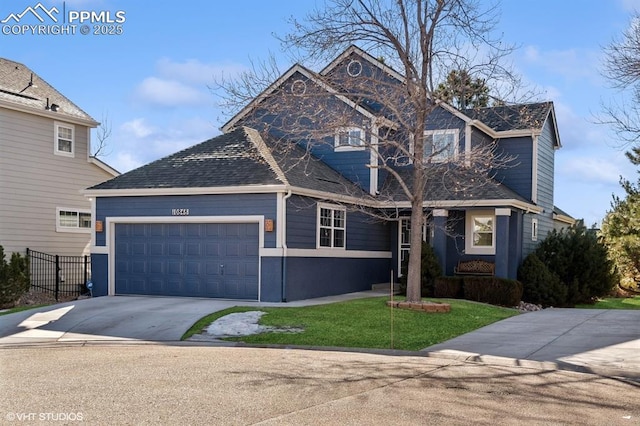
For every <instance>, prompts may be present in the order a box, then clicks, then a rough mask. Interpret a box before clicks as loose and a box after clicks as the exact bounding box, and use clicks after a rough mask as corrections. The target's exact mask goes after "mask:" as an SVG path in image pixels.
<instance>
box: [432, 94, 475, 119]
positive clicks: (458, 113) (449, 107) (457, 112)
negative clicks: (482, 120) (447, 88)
mask: <svg viewBox="0 0 640 426" xmlns="http://www.w3.org/2000/svg"><path fill="white" fill-rule="evenodd" d="M436 105H437V106H439V107H442V109H444V110H445V111H448V112H450V113H451V114H452V115H455V116H456V117H458V118H459V119H460V120H462V121H464V122H465V123H473V122H474V121H476V120H472V119H471V117H469V116H468V115H466V114H464V113H463V112H462V111H460V110H459V109H457V108H455V107H453V106H452V105H449V104H448V103H447V102H445V101H442V100H440V99H438V100H436Z"/></svg>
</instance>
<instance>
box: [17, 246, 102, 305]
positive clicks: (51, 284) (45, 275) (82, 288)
mask: <svg viewBox="0 0 640 426" xmlns="http://www.w3.org/2000/svg"><path fill="white" fill-rule="evenodd" d="M27 257H28V258H29V268H30V275H31V288H35V289H39V290H40V291H45V292H50V293H53V294H54V295H55V298H56V300H58V298H59V297H60V296H76V297H77V296H80V295H82V294H85V293H87V292H88V290H87V287H86V283H87V281H88V280H89V278H91V257H90V256H59V255H57V254H48V253H42V252H39V251H35V250H29V249H27Z"/></svg>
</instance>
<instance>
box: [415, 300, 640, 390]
mask: <svg viewBox="0 0 640 426" xmlns="http://www.w3.org/2000/svg"><path fill="white" fill-rule="evenodd" d="M424 352H428V353H430V354H431V355H437V356H447V357H453V358H457V359H466V360H473V361H482V362H488V363H496V362H501V363H505V364H519V365H522V364H525V363H526V362H527V361H534V362H538V363H542V364H543V365H545V366H547V367H548V368H553V369H567V370H574V371H584V372H593V373H597V374H603V375H607V376H624V377H630V378H638V379H640V310H635V311H634V310H600V309H545V310H543V311H538V312H529V313H526V314H522V315H517V316H515V317H511V318H507V319H505V320H502V321H498V322H496V323H494V324H491V325H488V326H486V327H483V328H481V329H479V330H476V331H473V332H471V333H467V334H464V335H462V336H459V337H456V338H454V339H451V340H448V341H446V342H443V343H440V344H437V345H434V346H430V347H428V348H426V349H424Z"/></svg>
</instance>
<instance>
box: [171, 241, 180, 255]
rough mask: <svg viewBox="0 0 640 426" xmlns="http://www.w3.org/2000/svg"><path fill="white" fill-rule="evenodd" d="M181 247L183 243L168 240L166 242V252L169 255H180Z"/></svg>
mask: <svg viewBox="0 0 640 426" xmlns="http://www.w3.org/2000/svg"><path fill="white" fill-rule="evenodd" d="M182 247H183V243H182V242H180V243H174V242H169V243H167V254H168V255H169V256H182Z"/></svg>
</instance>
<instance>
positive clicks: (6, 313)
mask: <svg viewBox="0 0 640 426" xmlns="http://www.w3.org/2000/svg"><path fill="white" fill-rule="evenodd" d="M42 306H49V305H47V304H43V305H29V306H18V307H17V308H11V309H7V310H6V311H2V312H0V316H2V315H9V314H15V313H16V312H21V311H27V310H29V309H35V308H40V307H42Z"/></svg>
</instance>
